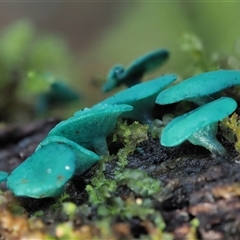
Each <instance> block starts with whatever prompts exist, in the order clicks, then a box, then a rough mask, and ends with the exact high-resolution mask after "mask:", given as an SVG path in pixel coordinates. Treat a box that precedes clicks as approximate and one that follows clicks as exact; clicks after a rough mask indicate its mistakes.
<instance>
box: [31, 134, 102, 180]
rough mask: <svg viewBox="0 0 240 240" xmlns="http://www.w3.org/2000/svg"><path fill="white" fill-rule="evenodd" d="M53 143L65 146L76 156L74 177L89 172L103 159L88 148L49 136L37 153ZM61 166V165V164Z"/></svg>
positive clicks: (61, 138) (59, 137)
mask: <svg viewBox="0 0 240 240" xmlns="http://www.w3.org/2000/svg"><path fill="white" fill-rule="evenodd" d="M51 143H57V144H63V145H64V146H67V147H68V148H69V149H71V150H72V151H73V152H74V154H75V156H76V161H75V164H76V169H75V172H74V175H80V174H82V173H84V172H85V171H87V170H89V169H90V168H91V167H92V166H93V165H95V164H96V163H98V162H99V161H100V159H101V157H100V156H99V155H97V154H96V153H94V152H92V151H90V150H87V149H86V148H84V147H82V146H80V145H78V144H77V143H75V142H73V141H71V140H69V139H67V138H65V137H61V136H48V137H47V138H45V139H44V140H43V141H42V142H41V143H40V144H39V145H38V147H37V148H36V150H35V151H38V150H39V149H41V148H43V147H44V146H47V145H49V144H51ZM59 164H61V163H60V162H59Z"/></svg>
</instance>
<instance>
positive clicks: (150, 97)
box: [92, 74, 177, 125]
mask: <svg viewBox="0 0 240 240" xmlns="http://www.w3.org/2000/svg"><path fill="white" fill-rule="evenodd" d="M176 79H177V76H176V75H175V74H166V75H163V76H160V77H158V78H156V79H153V80H150V81H147V82H144V83H141V84H138V85H136V86H133V87H131V88H128V89H125V90H123V91H121V92H119V93H117V94H115V95H113V96H111V97H109V98H107V99H105V100H104V101H102V102H100V103H98V104H96V105H94V106H93V107H92V109H98V108H99V107H101V106H103V105H104V104H108V105H116V104H128V105H131V106H132V107H133V110H132V111H126V112H123V113H122V114H121V117H122V118H126V119H132V120H137V121H139V122H141V123H144V124H148V125H151V124H152V121H153V120H154V118H153V114H152V112H153V108H154V106H155V100H156V97H157V95H158V94H159V93H160V92H161V91H162V90H163V89H164V88H165V87H166V86H167V85H169V84H171V83H172V82H174V81H175V80H176Z"/></svg>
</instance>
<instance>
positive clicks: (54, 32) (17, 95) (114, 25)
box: [0, 1, 240, 122]
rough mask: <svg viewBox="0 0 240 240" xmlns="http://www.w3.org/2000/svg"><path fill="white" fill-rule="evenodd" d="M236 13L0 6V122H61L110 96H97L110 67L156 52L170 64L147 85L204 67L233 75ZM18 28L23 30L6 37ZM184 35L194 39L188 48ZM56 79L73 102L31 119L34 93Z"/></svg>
mask: <svg viewBox="0 0 240 240" xmlns="http://www.w3.org/2000/svg"><path fill="white" fill-rule="evenodd" d="M239 13H240V1H237V2H236V1H235V2H233V1H216V2H207V1H205V2H193V1H175V2H171V1H168V2H160V1H159V2H156V1H144V2H142V1H132V2H125V1H122V2H119V1H116V2H114V1H112V2H101V1H99V2H98V1H94V2H68V1H65V2H37V1H32V2H0V64H1V65H0V121H5V122H9V121H10V122H23V121H29V120H31V119H33V118H39V117H48V116H55V117H60V118H66V117H69V116H70V115H71V114H72V113H73V112H74V111H76V110H78V109H80V108H83V107H91V105H93V104H94V103H96V102H98V101H100V100H102V99H104V98H106V97H107V96H109V95H111V94H113V93H109V94H104V93H102V92H101V91H100V85H101V84H102V83H103V82H104V81H105V77H106V75H107V72H108V70H109V69H110V68H111V67H112V66H113V65H115V64H116V63H122V64H123V65H125V66H127V65H128V64H129V63H131V62H132V61H133V60H134V59H135V58H137V57H139V56H141V55H143V54H145V53H147V52H149V51H152V50H154V49H158V48H162V47H163V48H167V49H168V50H169V51H170V59H169V60H168V61H167V63H166V64H165V65H164V66H163V67H161V68H159V70H158V71H156V72H154V73H153V74H151V75H149V76H147V78H148V79H150V78H151V77H155V76H158V75H161V74H164V73H176V74H178V75H179V76H180V78H185V77H188V76H189V75H191V74H194V73H197V72H199V71H201V70H202V71H203V70H209V69H211V64H210V63H207V64H206V63H205V62H208V61H210V62H211V61H212V62H214V61H218V64H217V66H218V67H221V68H227V67H229V66H231V67H233V66H234V68H238V69H239V67H240V65H239V59H238V58H239V57H240V53H239V52H237V51H239V50H237V45H236V44H237V41H238V40H239V39H240V28H239V26H240V14H239ZM19 21H20V23H24V24H25V25H24V24H22V28H21V26H20V27H19V25H18V27H19V28H18V33H16V32H15V33H11V31H10V30H11V29H14V27H15V29H16V24H19ZM20 25H21V24H20ZM24 26H25V27H24ZM26 26H27V27H26ZM9 29H10V30H9ZM9 32H10V33H9ZM13 32H14V31H13ZM7 34H8V35H7ZM11 34H12V35H11ZM14 34H15V35H14ZM24 34H25V35H24ZM186 34H190V36H192V34H193V36H194V37H196V39H195V40H193V43H192V45H191V43H189V39H188V37H186V36H188V35H186ZM6 36H7V37H6ZM19 36H20V37H19ZM184 36H185V38H184ZM198 38H199V39H198ZM184 39H185V40H184ZM190 42H191V37H190ZM184 44H185V45H184ZM184 46H185V51H184ZM189 46H190V47H189ZM189 48H190V50H189ZM216 59H217V60H216ZM201 61H202V62H201ZM229 61H232V62H234V64H232V65H231V64H230V65H229V63H228V62H229ZM203 62H204V63H203ZM201 64H202V65H201ZM196 65H198V67H199V65H201V66H200V67H199V68H200V70H199V69H196ZM215 67H216V66H215ZM213 69H214V67H213ZM29 79H30V80H29ZM31 79H32V80H33V79H34V83H35V82H36V85H35V84H32V81H31ZM42 79H43V80H42ZM56 79H57V80H59V79H60V80H63V82H64V83H67V84H68V86H69V87H70V88H71V89H74V91H76V92H77V93H78V94H79V96H80V98H79V100H77V101H74V102H73V103H69V104H67V105H65V104H62V103H61V104H60V105H58V106H57V107H53V108H51V109H50V108H49V109H48V108H47V110H46V111H45V112H44V114H39V113H38V112H37V111H36V102H37V101H38V100H39V94H42V93H43V92H44V91H45V90H46V89H48V88H49V84H50V83H52V82H53V81H55V80H56ZM43 83H44V84H43ZM36 86H37V89H35V88H36ZM41 96H42V95H41Z"/></svg>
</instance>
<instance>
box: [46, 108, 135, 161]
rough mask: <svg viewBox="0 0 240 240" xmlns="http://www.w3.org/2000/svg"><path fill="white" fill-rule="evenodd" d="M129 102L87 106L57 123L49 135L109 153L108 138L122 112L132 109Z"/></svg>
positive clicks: (98, 151)
mask: <svg viewBox="0 0 240 240" xmlns="http://www.w3.org/2000/svg"><path fill="white" fill-rule="evenodd" d="M132 110H133V107H132V106H130V105H127V104H112V105H107V104H106V105H101V106H100V107H99V108H96V109H93V108H90V109H89V108H86V109H83V110H81V111H78V112H76V113H75V114H74V117H71V118H69V119H67V120H65V121H62V122H60V123H59V124H57V125H56V126H55V127H54V128H53V129H52V130H51V131H50V132H49V134H48V137H49V136H62V137H65V138H67V139H69V140H71V141H73V142H75V143H77V144H79V145H81V146H82V147H84V148H86V149H88V150H90V151H93V152H95V153H97V154H98V155H101V156H102V155H107V154H108V146H107V142H106V138H107V137H108V136H109V134H110V133H112V131H113V130H114V128H115V126H116V122H117V119H118V117H119V116H120V114H122V113H124V112H128V111H132Z"/></svg>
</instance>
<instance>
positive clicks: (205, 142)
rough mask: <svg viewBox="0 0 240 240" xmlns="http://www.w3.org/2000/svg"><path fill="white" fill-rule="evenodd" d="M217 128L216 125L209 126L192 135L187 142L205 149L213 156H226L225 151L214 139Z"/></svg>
mask: <svg viewBox="0 0 240 240" xmlns="http://www.w3.org/2000/svg"><path fill="white" fill-rule="evenodd" d="M217 128H218V123H212V124H209V125H207V126H206V127H204V128H203V129H201V130H200V131H197V132H195V133H193V134H192V135H191V136H190V137H189V138H188V141H189V142H191V143H192V144H195V145H199V146H202V147H205V148H206V149H208V150H209V151H210V152H212V153H213V155H214V156H216V155H224V154H226V150H225V148H224V147H223V146H222V144H221V143H220V142H219V141H218V140H217V138H216V133H217Z"/></svg>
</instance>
